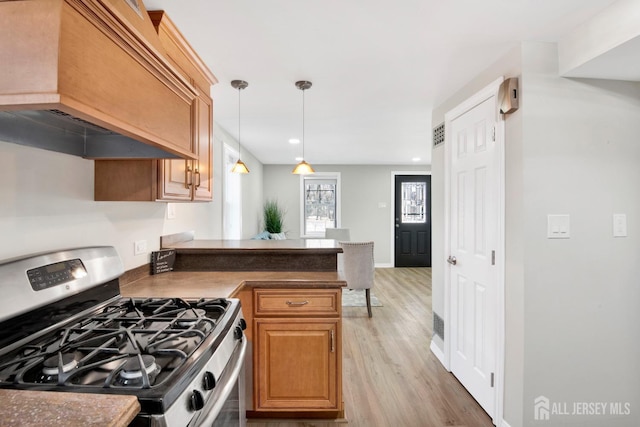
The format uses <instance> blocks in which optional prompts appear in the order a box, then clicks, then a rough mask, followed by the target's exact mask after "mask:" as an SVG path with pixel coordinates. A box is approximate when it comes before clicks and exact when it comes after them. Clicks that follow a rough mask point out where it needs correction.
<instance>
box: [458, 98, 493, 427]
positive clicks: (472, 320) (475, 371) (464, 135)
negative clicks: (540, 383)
mask: <svg viewBox="0 0 640 427" xmlns="http://www.w3.org/2000/svg"><path fill="white" fill-rule="evenodd" d="M448 132H450V136H451V138H450V139H449V143H450V144H451V145H450V150H451V151H450V160H451V165H450V169H449V171H450V176H449V183H450V190H449V191H450V193H449V194H450V203H451V204H450V210H449V227H450V228H449V230H450V235H449V239H450V242H449V249H450V258H449V266H448V268H449V269H450V271H449V275H448V277H449V289H450V295H451V298H450V310H451V311H450V316H449V319H450V320H449V321H450V322H451V326H450V347H449V349H450V350H449V351H450V363H451V365H450V367H451V371H452V372H453V374H454V375H455V376H456V377H457V378H458V379H459V380H460V382H461V383H462V384H463V385H464V387H465V388H466V389H467V390H468V391H469V393H471V395H472V396H473V397H474V398H475V399H476V400H477V401H478V403H479V404H480V405H481V406H482V407H483V408H484V410H485V411H486V412H487V413H488V414H489V415H490V416H491V417H492V418H494V412H495V396H496V393H495V388H494V381H495V378H494V373H495V371H496V369H495V368H496V349H497V346H496V313H497V312H498V310H497V309H498V307H497V298H496V292H497V272H496V270H497V269H496V267H495V254H494V253H493V251H495V250H496V248H497V242H498V235H497V232H498V214H499V212H498V209H499V203H498V195H497V193H498V191H497V190H498V187H497V185H498V175H497V160H496V156H495V153H496V142H495V132H496V102H495V96H492V97H489V98H488V99H485V100H484V101H482V102H480V103H478V104H477V105H475V106H473V107H472V108H469V109H468V110H466V111H464V112H462V113H461V114H460V115H458V116H457V117H454V118H453V119H452V120H451V121H450V127H449V130H448Z"/></svg>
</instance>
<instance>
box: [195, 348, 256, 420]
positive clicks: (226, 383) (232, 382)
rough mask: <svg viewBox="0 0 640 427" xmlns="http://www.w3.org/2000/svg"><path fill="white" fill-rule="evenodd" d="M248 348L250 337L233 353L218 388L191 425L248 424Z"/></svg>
mask: <svg viewBox="0 0 640 427" xmlns="http://www.w3.org/2000/svg"><path fill="white" fill-rule="evenodd" d="M246 351H247V339H246V338H244V337H243V339H242V341H241V342H240V345H238V346H237V347H236V349H235V351H234V352H233V356H232V357H231V359H230V360H229V362H228V364H227V366H226V368H225V370H224V373H223V375H222V377H221V378H220V380H219V381H218V385H216V388H215V389H214V390H215V391H214V392H213V393H212V394H211V396H209V399H208V400H207V402H206V403H205V406H204V407H203V408H202V410H200V411H199V412H198V415H197V417H195V418H193V419H192V420H191V422H190V423H189V427H191V426H193V427H205V426H206V427H218V426H225V427H235V426H238V427H245V426H246V424H247V419H246V409H245V401H244V399H245V391H244V387H245V378H244V357H245V353H246Z"/></svg>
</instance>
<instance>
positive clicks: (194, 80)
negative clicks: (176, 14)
mask: <svg viewBox="0 0 640 427" xmlns="http://www.w3.org/2000/svg"><path fill="white" fill-rule="evenodd" d="M149 16H150V18H151V21H152V22H153V25H154V27H155V29H156V31H157V33H158V37H159V40H160V44H161V47H162V48H163V49H164V54H165V55H166V57H167V60H168V62H169V63H170V64H171V65H172V66H173V67H174V68H175V69H176V70H177V72H178V73H179V74H180V75H182V76H184V77H185V78H186V79H187V80H188V81H189V82H190V83H191V84H192V85H193V87H194V88H195V89H196V90H197V92H198V93H197V96H196V97H195V99H194V100H193V102H192V104H191V136H190V141H189V145H190V147H191V151H192V152H193V153H195V155H196V157H197V159H196V160H185V159H132V160H131V159H123V160H120V159H113V160H96V161H95V194H94V197H95V200H97V201H184V202H188V201H211V200H212V198H213V101H212V99H211V97H210V95H209V93H210V88H211V85H213V84H215V83H217V80H216V78H215V76H214V75H213V74H212V73H211V71H210V70H209V69H208V68H207V66H206V65H205V64H204V62H203V61H202V60H201V59H200V57H199V56H198V55H197V53H196V52H195V51H194V50H193V49H192V48H191V46H190V45H189V43H188V42H187V40H186V39H185V38H184V37H183V36H182V34H181V33H180V31H178V29H177V28H176V26H175V25H174V24H173V22H172V21H171V20H170V19H169V17H168V16H167V15H166V14H165V13H164V12H162V11H150V12H149Z"/></svg>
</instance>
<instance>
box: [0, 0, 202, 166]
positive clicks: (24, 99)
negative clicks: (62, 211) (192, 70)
mask: <svg viewBox="0 0 640 427" xmlns="http://www.w3.org/2000/svg"><path fill="white" fill-rule="evenodd" d="M134 6H136V7H134ZM0 57H2V58H3V60H2V62H3V64H2V67H1V70H2V78H1V79H0V141H4V142H11V143H16V144H22V145H28V146H32V147H37V148H43V149H47V150H52V151H58V152H62V153H66V154H72V155H77V156H82V157H85V158H95V159H99V158H103V159H104V158H109V159H123V158H185V159H195V158H196V154H195V152H194V150H195V148H194V144H193V138H194V135H193V120H194V119H193V117H192V116H193V115H192V111H193V103H194V102H195V101H194V100H195V99H196V97H197V96H198V92H197V90H196V89H195V88H194V87H193V86H192V85H191V83H190V81H189V80H188V79H187V78H185V77H184V76H183V75H182V74H181V73H180V72H179V71H178V70H177V69H176V68H175V67H174V66H173V65H172V63H171V62H170V61H168V60H167V59H166V55H165V53H164V51H163V50H162V46H161V44H160V41H159V39H158V38H157V33H156V32H155V30H154V28H153V24H152V22H151V20H150V18H149V17H148V15H147V13H146V10H145V9H144V5H143V4H142V3H141V1H140V0H126V1H125V0H14V1H9V2H3V1H0Z"/></svg>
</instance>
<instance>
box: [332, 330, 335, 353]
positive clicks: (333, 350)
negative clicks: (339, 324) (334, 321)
mask: <svg viewBox="0 0 640 427" xmlns="http://www.w3.org/2000/svg"><path fill="white" fill-rule="evenodd" d="M334 338H335V337H334V334H333V329H332V330H331V353H335V352H336V346H335V345H334V342H335V339H334Z"/></svg>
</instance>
